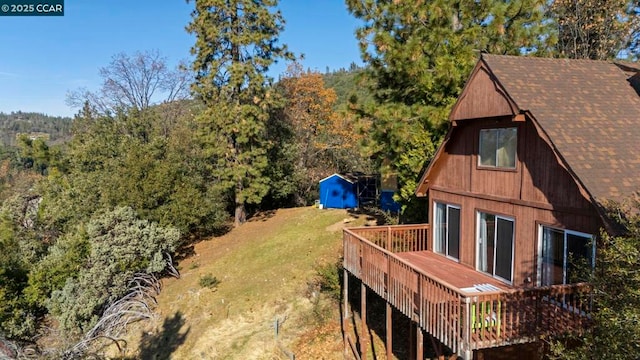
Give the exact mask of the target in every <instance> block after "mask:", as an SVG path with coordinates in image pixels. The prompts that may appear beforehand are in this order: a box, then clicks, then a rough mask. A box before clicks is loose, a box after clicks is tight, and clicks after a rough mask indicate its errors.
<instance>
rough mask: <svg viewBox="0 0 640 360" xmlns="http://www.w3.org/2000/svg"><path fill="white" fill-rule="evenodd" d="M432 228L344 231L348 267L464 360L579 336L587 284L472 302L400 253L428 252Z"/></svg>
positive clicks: (503, 294) (585, 319) (505, 293)
mask: <svg viewBox="0 0 640 360" xmlns="http://www.w3.org/2000/svg"><path fill="white" fill-rule="evenodd" d="M429 232H430V231H429V226H428V225H411V226H381V227H361V228H351V229H345V230H344V237H343V242H344V267H345V269H346V270H347V271H349V272H350V273H352V274H353V275H355V276H356V277H358V278H360V279H361V281H362V282H363V283H364V284H365V285H367V286H368V287H369V288H371V289H372V290H373V291H374V292H376V293H377V294H378V295H380V296H381V297H382V298H384V299H385V300H386V301H388V302H389V303H390V304H391V305H393V306H394V307H396V308H397V309H398V310H399V311H400V312H402V313H403V314H405V315H406V316H408V317H409V318H411V319H412V320H414V321H416V322H417V323H418V324H419V325H420V327H422V328H423V329H424V330H425V331H426V332H428V333H429V334H431V335H432V336H434V337H436V338H437V339H439V340H440V342H442V343H443V344H444V345H446V346H448V347H449V348H451V350H452V351H453V352H454V353H458V354H460V355H462V356H463V357H467V356H465V354H469V353H470V352H471V351H472V350H475V349H482V348H488V347H496V346H504V345H510V344H515V343H522V342H529V341H534V340H536V339H539V338H540V337H541V336H543V335H558V334H561V333H564V332H573V331H581V330H582V329H584V327H585V326H586V325H587V323H588V320H589V317H588V315H587V314H588V311H589V309H590V302H589V300H588V299H589V297H588V296H589V295H588V292H589V288H588V286H587V285H586V284H575V285H554V286H550V287H539V288H530V289H513V290H509V291H499V292H482V293H476V294H473V295H469V294H468V293H465V292H463V291H461V290H460V289H458V288H456V287H454V286H451V285H449V284H447V283H446V282H444V281H442V280H440V279H437V278H435V277H432V276H430V275H429V274H427V273H425V272H423V271H422V270H420V269H417V268H415V267H413V266H412V265H411V264H410V263H408V262H406V261H405V260H403V259H401V258H399V257H398V256H396V255H395V254H394V253H396V252H408V251H425V250H426V249H427V248H426V244H427V239H428V238H429Z"/></svg>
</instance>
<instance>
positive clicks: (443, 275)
mask: <svg viewBox="0 0 640 360" xmlns="http://www.w3.org/2000/svg"><path fill="white" fill-rule="evenodd" d="M395 255H396V256H398V257H399V258H400V259H402V260H404V261H406V262H407V263H409V264H411V265H412V266H413V267H414V268H416V269H418V270H419V271H421V272H424V273H427V274H429V275H430V276H431V277H432V278H433V279H435V280H437V281H438V282H441V283H443V284H449V286H451V287H453V288H456V289H458V290H460V291H461V292H464V290H463V289H465V288H469V287H473V286H474V285H477V284H489V285H491V286H493V287H496V288H498V289H500V290H503V291H507V290H510V289H512V288H511V287H510V286H508V285H507V284H505V283H504V282H502V281H500V280H497V279H495V278H494V277H491V276H489V275H486V274H483V273H481V272H478V271H476V270H475V269H472V268H470V267H468V266H465V265H462V264H460V263H458V262H456V261H454V260H452V259H448V258H447V257H445V256H443V255H440V254H436V253H433V252H431V251H416V252H401V253H396V254H395Z"/></svg>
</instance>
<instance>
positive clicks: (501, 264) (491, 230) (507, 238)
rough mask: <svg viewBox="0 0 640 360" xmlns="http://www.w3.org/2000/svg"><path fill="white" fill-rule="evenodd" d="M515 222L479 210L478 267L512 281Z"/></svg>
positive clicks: (480, 269)
mask: <svg viewBox="0 0 640 360" xmlns="http://www.w3.org/2000/svg"><path fill="white" fill-rule="evenodd" d="M514 228H515V227H514V222H513V219H509V218H506V217H503V216H498V215H494V214H489V213H484V212H478V243H477V249H478V256H477V263H476V264H477V266H476V267H477V269H478V270H479V271H483V272H485V273H488V274H490V275H492V276H494V277H498V278H500V279H503V280H506V281H508V282H511V280H512V278H513V237H514Z"/></svg>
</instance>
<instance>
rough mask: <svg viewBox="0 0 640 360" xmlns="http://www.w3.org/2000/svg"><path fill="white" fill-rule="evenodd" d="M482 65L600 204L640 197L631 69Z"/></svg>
mask: <svg viewBox="0 0 640 360" xmlns="http://www.w3.org/2000/svg"><path fill="white" fill-rule="evenodd" d="M482 60H483V61H484V62H485V63H486V64H487V66H488V67H489V68H490V69H491V71H492V72H493V74H494V75H495V76H496V77H497V79H498V81H499V82H500V84H501V85H502V86H503V87H504V89H505V90H506V92H507V94H508V95H509V96H510V97H511V98H512V100H513V101H514V102H515V103H516V104H517V106H518V108H519V109H521V110H522V111H529V112H530V113H531V115H533V117H534V118H535V120H536V121H537V122H538V124H539V125H540V127H541V128H542V129H543V130H544V131H545V132H546V133H547V136H548V137H549V139H550V140H551V142H552V144H553V146H555V147H556V149H557V151H558V152H559V154H560V156H561V157H562V158H564V160H565V162H566V164H567V165H568V166H569V168H570V170H571V171H573V173H574V174H575V175H576V176H577V177H578V178H579V179H580V181H581V182H582V183H583V185H584V186H585V187H586V189H587V190H588V191H589V192H590V193H591V195H592V196H593V197H594V198H595V199H596V200H598V201H602V200H605V199H613V200H620V199H621V198H622V197H625V196H629V195H631V194H633V193H634V192H637V191H640V97H639V96H638V93H636V91H635V90H634V89H633V87H632V86H631V85H630V83H629V81H628V79H629V76H630V75H631V72H630V71H628V70H629V69H628V68H626V69H622V68H621V67H619V66H618V65H616V64H614V63H612V62H605V61H593V60H569V59H544V58H530V57H516V56H496V55H487V54H483V55H482ZM627 65H628V64H627ZM625 70H626V72H625Z"/></svg>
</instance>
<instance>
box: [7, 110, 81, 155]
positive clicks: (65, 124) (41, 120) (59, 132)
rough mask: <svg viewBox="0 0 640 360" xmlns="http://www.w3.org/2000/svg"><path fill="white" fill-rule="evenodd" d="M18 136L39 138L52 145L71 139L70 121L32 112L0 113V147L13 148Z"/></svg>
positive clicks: (65, 118) (66, 118)
mask: <svg viewBox="0 0 640 360" xmlns="http://www.w3.org/2000/svg"><path fill="white" fill-rule="evenodd" d="M20 134H30V135H34V136H37V137H41V138H43V139H45V140H47V141H48V142H50V143H52V144H58V143H62V142H64V141H66V140H68V139H69V138H70V137H71V119H70V118H68V117H57V116H56V117H53V116H47V115H45V114H40V113H33V112H22V111H18V112H12V113H10V114H5V113H3V112H0V145H5V146H15V145H17V143H18V142H17V138H18V135H20Z"/></svg>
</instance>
